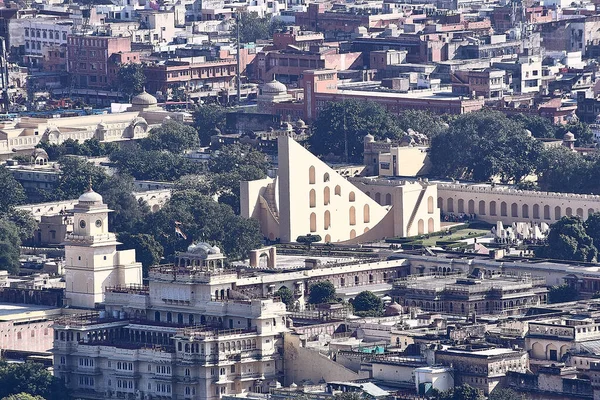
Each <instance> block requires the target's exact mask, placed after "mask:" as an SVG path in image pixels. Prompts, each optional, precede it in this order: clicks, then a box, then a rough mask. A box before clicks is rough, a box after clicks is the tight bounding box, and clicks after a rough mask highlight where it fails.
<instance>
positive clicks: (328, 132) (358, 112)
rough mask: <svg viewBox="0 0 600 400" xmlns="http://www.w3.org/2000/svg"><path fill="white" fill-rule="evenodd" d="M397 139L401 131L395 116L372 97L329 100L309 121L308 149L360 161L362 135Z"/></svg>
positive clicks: (316, 152) (362, 148) (317, 152)
mask: <svg viewBox="0 0 600 400" xmlns="http://www.w3.org/2000/svg"><path fill="white" fill-rule="evenodd" d="M367 134H371V135H373V136H375V139H378V140H379V139H386V138H389V139H398V138H400V137H402V135H403V134H404V133H403V131H402V129H401V128H400V125H399V124H398V120H397V118H396V117H395V116H394V115H392V114H390V113H389V112H388V111H387V110H386V109H385V108H383V107H382V106H380V105H379V104H377V103H374V102H372V101H359V100H343V101H339V102H329V103H327V104H326V105H325V107H324V108H323V110H321V112H320V113H319V116H318V117H317V119H316V121H315V122H314V124H313V125H312V135H311V137H310V139H309V143H310V148H311V151H312V152H313V153H315V154H317V155H320V156H324V155H328V154H330V153H333V154H335V155H345V154H346V142H347V147H348V161H352V162H355V161H361V162H362V161H363V159H362V156H363V150H364V137H365V136H366V135H367Z"/></svg>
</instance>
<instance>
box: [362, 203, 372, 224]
mask: <svg viewBox="0 0 600 400" xmlns="http://www.w3.org/2000/svg"><path fill="white" fill-rule="evenodd" d="M363 215H364V222H365V223H369V222H371V210H370V208H369V205H368V204H365V206H364V207H363Z"/></svg>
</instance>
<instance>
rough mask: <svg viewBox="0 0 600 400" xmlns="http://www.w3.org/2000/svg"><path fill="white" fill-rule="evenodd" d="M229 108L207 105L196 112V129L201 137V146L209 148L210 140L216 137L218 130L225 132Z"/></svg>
mask: <svg viewBox="0 0 600 400" xmlns="http://www.w3.org/2000/svg"><path fill="white" fill-rule="evenodd" d="M226 114H227V108H225V107H223V106H221V105H219V104H206V105H202V106H200V107H198V108H197V109H196V111H194V127H195V128H196V130H197V131H198V136H199V137H200V145H202V146H208V145H209V144H210V138H211V136H212V135H214V130H215V128H217V129H218V130H219V131H221V132H223V131H224V130H225V122H226V120H225V116H226Z"/></svg>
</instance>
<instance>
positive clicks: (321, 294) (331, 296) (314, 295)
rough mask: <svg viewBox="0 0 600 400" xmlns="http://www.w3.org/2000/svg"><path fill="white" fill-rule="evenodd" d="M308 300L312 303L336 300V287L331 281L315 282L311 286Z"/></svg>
mask: <svg viewBox="0 0 600 400" xmlns="http://www.w3.org/2000/svg"><path fill="white" fill-rule="evenodd" d="M308 302H309V303H310V304H321V303H333V302H335V287H334V286H333V283H331V282H329V281H320V282H316V283H313V284H312V285H310V287H309V294H308Z"/></svg>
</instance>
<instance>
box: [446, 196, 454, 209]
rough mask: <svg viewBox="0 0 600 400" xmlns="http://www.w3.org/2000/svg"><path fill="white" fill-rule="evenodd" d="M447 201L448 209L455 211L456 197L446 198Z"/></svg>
mask: <svg viewBox="0 0 600 400" xmlns="http://www.w3.org/2000/svg"><path fill="white" fill-rule="evenodd" d="M446 203H447V205H446V211H448V212H454V199H452V198H449V199H448V200H446Z"/></svg>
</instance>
